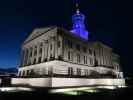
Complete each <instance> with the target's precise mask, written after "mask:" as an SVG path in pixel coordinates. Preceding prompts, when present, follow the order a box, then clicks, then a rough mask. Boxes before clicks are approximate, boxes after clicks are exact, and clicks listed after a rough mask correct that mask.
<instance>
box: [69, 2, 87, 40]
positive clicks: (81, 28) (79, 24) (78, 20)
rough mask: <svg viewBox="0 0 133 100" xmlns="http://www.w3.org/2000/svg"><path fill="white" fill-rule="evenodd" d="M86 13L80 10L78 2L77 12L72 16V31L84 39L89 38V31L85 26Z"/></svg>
mask: <svg viewBox="0 0 133 100" xmlns="http://www.w3.org/2000/svg"><path fill="white" fill-rule="evenodd" d="M84 22H85V15H83V14H82V13H81V12H80V10H79V4H78V3H77V2H76V13H75V14H74V15H73V16H72V23H73V27H72V30H71V32H72V33H73V34H75V35H77V36H79V37H81V38H83V39H86V40H88V31H87V30H86V28H85V23H84Z"/></svg>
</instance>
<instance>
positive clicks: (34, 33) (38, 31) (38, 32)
mask: <svg viewBox="0 0 133 100" xmlns="http://www.w3.org/2000/svg"><path fill="white" fill-rule="evenodd" d="M53 28H54V27H45V28H36V29H34V30H33V31H32V33H31V34H30V35H29V36H28V38H27V39H26V40H25V41H24V43H26V42H28V41H30V40H33V39H34V38H36V37H38V36H40V35H41V34H44V33H46V32H47V31H49V30H51V29H53Z"/></svg>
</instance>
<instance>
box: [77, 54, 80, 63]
mask: <svg viewBox="0 0 133 100" xmlns="http://www.w3.org/2000/svg"><path fill="white" fill-rule="evenodd" d="M77 63H80V54H77Z"/></svg>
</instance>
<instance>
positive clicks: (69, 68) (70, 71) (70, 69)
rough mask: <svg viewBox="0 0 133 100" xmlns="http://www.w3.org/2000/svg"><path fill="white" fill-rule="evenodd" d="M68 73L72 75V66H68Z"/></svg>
mask: <svg viewBox="0 0 133 100" xmlns="http://www.w3.org/2000/svg"><path fill="white" fill-rule="evenodd" d="M68 75H69V76H72V75H73V68H72V67H68Z"/></svg>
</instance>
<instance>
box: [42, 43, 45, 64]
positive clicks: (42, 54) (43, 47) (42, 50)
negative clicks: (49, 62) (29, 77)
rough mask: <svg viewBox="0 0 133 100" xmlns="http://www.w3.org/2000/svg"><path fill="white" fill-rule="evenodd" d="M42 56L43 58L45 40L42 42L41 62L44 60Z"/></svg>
mask: <svg viewBox="0 0 133 100" xmlns="http://www.w3.org/2000/svg"><path fill="white" fill-rule="evenodd" d="M44 58H45V42H43V44H42V59H41V62H43V61H44Z"/></svg>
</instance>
